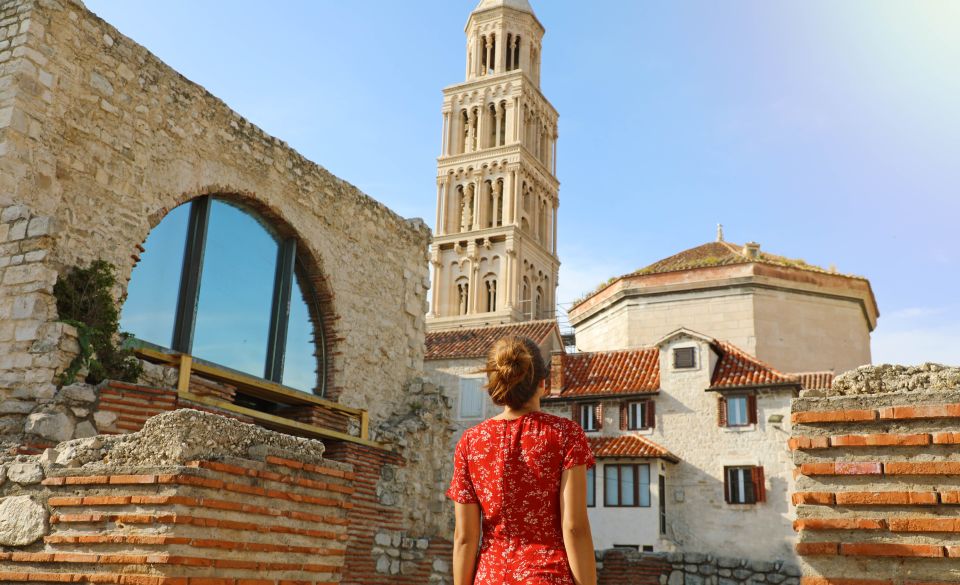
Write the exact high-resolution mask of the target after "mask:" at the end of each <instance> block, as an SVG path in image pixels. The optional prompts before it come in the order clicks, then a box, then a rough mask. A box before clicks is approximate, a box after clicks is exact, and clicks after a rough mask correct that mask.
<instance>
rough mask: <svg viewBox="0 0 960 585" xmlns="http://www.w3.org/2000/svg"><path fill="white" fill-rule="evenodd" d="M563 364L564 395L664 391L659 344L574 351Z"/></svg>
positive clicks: (566, 356)
mask: <svg viewBox="0 0 960 585" xmlns="http://www.w3.org/2000/svg"><path fill="white" fill-rule="evenodd" d="M561 360H562V363H563V387H562V389H561V394H562V395H563V396H580V395H588V394H590V395H592V394H635V393H638V392H657V391H659V390H660V350H659V349H658V348H656V347H648V348H644V349H628V350H623V351H605V352H596V353H570V354H565V355H563V356H562V357H561Z"/></svg>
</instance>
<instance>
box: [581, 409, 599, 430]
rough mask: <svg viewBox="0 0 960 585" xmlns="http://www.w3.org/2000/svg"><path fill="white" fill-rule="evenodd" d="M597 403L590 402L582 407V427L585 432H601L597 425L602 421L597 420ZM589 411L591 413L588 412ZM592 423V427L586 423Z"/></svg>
mask: <svg viewBox="0 0 960 585" xmlns="http://www.w3.org/2000/svg"><path fill="white" fill-rule="evenodd" d="M598 405H599V403H597V402H588V403H586V404H581V405H580V426H581V427H582V428H583V430H584V431H598V430H600V425H598V424H596V423H598V422H600V421H598V420H597V406H598ZM587 411H589V412H587ZM587 422H589V423H591V424H590V425H587V424H584V423H587Z"/></svg>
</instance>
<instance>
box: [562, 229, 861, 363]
mask: <svg viewBox="0 0 960 585" xmlns="http://www.w3.org/2000/svg"><path fill="white" fill-rule="evenodd" d="M878 316H879V310H878V309H877V302H876V299H875V298H874V295H873V291H872V290H871V288H870V282H869V281H868V280H867V279H866V278H863V277H860V276H851V275H847V274H840V273H838V272H837V271H836V270H833V269H831V270H826V269H823V268H819V267H817V266H812V265H810V264H807V263H805V262H803V261H802V260H795V259H791V258H786V257H783V256H779V255H776V254H771V253H769V252H764V251H761V249H760V245H759V244H756V243H748V244H746V245H743V246H739V245H735V244H732V243H730V242H726V241H724V240H723V235H722V232H721V233H719V234H718V237H717V241H715V242H710V243H707V244H704V245H702V246H697V247H695V248H691V249H689V250H685V251H683V252H680V253H679V254H676V255H674V256H671V257H669V258H665V259H663V260H660V261H658V262H655V263H653V264H651V265H649V266H647V267H645V268H642V269H640V270H637V271H636V272H633V273H631V274H626V275H623V276H620V277H618V278H615V279H613V280H612V281H611V282H608V283H605V284H604V285H603V286H602V287H600V288H599V289H598V290H596V291H595V292H593V293H592V294H590V295H588V296H587V297H585V298H583V299H581V300H580V301H578V302H577V303H575V305H574V306H573V307H572V308H571V309H570V311H569V317H570V323H571V324H572V325H573V326H574V328H575V329H576V338H577V347H578V348H579V349H580V350H582V351H605V350H612V349H625V348H632V347H643V346H648V345H650V344H652V343H654V342H655V341H656V340H657V339H659V338H660V337H662V336H664V335H666V334H667V333H669V332H671V331H673V330H675V329H677V328H680V327H687V328H689V329H693V330H695V331H700V332H702V333H704V334H705V335H709V336H711V337H715V338H717V339H724V340H727V341H729V342H730V343H733V344H734V345H736V346H737V347H740V348H742V349H743V350H744V351H746V352H748V353H750V354H751V355H754V356H756V357H757V358H759V359H761V360H763V361H765V362H768V363H770V364H772V365H773V366H774V367H776V368H778V369H780V370H782V371H787V372H801V371H817V370H820V371H832V372H836V373H839V372H843V371H846V370H849V369H852V368H856V367H858V366H861V365H864V364H869V363H870V333H871V332H872V331H873V330H874V329H875V328H876V325H877V317H878Z"/></svg>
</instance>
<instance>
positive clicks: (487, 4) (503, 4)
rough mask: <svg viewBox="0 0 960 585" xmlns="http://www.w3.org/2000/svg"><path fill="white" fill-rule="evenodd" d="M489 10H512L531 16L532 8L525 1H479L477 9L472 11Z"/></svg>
mask: <svg viewBox="0 0 960 585" xmlns="http://www.w3.org/2000/svg"><path fill="white" fill-rule="evenodd" d="M491 8H513V9H514V10H520V11H521V12H529V13H530V14H533V7H532V6H530V2H528V1H527V0H480V4H477V7H476V8H475V9H474V10H473V11H474V12H480V11H481V10H489V9H491Z"/></svg>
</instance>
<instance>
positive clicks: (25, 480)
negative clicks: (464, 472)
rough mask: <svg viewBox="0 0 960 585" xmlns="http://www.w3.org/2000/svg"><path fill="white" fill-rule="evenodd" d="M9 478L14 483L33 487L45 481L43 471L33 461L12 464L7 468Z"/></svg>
mask: <svg viewBox="0 0 960 585" xmlns="http://www.w3.org/2000/svg"><path fill="white" fill-rule="evenodd" d="M7 477H8V478H9V479H10V481H12V482H14V483H19V484H23V485H32V484H35V483H40V481H41V480H43V469H42V468H41V467H40V464H39V463H34V462H32V461H28V462H25V463H24V462H17V463H11V464H10V465H9V466H8V467H7Z"/></svg>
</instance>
